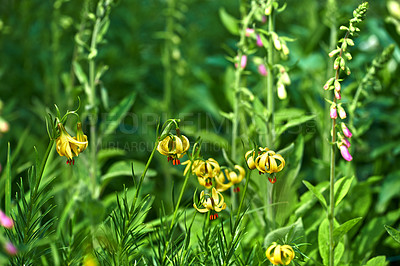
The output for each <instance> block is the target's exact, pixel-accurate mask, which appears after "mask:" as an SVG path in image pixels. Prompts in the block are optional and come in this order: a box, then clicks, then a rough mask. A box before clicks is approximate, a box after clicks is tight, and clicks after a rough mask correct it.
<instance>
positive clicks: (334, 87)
mask: <svg viewBox="0 0 400 266" xmlns="http://www.w3.org/2000/svg"><path fill="white" fill-rule="evenodd" d="M367 9H368V2H365V3H362V4H361V5H359V6H358V8H357V9H356V10H354V12H353V18H352V19H351V20H350V23H349V26H348V27H346V26H341V27H340V30H344V31H346V34H345V36H344V37H343V38H342V39H341V40H339V43H341V46H340V47H337V48H336V49H334V50H333V51H331V52H330V53H329V56H330V57H336V59H335V61H334V63H333V68H334V70H335V76H334V77H332V78H330V79H328V81H327V82H326V83H325V85H324V89H325V90H331V91H333V93H334V96H333V100H332V101H330V100H328V102H330V103H331V107H330V117H331V119H332V129H331V135H332V136H331V137H332V143H333V144H336V145H337V146H338V148H339V150H340V153H341V154H342V157H343V158H344V159H345V160H346V161H351V160H352V159H353V157H352V156H351V154H350V152H349V150H348V149H349V147H350V142H349V139H350V138H351V136H352V133H351V132H350V130H349V129H348V128H347V126H346V124H345V123H344V122H341V123H340V128H341V131H342V133H343V135H342V133H340V132H339V131H337V127H338V126H339V121H338V120H339V119H338V113H339V118H340V119H341V120H344V119H346V117H347V114H346V111H345V109H344V107H343V106H342V102H341V99H342V96H341V89H342V88H341V83H340V82H341V81H342V79H340V72H341V71H344V72H345V73H346V74H347V75H350V69H349V67H348V66H347V65H346V60H347V61H350V60H351V59H352V56H351V54H350V52H348V51H347V48H348V46H353V45H354V41H353V40H352V39H351V38H350V37H353V36H354V34H355V33H356V32H358V31H360V29H359V28H357V27H356V26H355V25H356V24H357V23H360V22H361V21H362V20H363V18H364V17H365V13H366V12H367ZM335 153H336V148H335V146H334V145H332V147H331V165H330V194H329V196H330V197H329V198H330V208H329V215H328V219H329V265H330V266H333V265H335V264H334V251H335V245H334V239H333V230H334V220H335V216H334V215H335V194H334V185H335Z"/></svg>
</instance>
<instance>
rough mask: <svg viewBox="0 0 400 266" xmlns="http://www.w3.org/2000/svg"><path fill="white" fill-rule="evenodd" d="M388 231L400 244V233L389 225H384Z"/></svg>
mask: <svg viewBox="0 0 400 266" xmlns="http://www.w3.org/2000/svg"><path fill="white" fill-rule="evenodd" d="M384 226H385V229H386V231H387V232H388V233H389V235H390V236H391V237H392V238H393V239H394V240H395V241H396V242H397V243H399V244H400V231H398V230H396V229H394V228H393V227H391V226H389V225H384Z"/></svg>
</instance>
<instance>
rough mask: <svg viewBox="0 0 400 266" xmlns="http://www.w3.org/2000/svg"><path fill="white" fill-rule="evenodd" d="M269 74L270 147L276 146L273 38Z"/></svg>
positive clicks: (270, 27) (270, 25)
mask: <svg viewBox="0 0 400 266" xmlns="http://www.w3.org/2000/svg"><path fill="white" fill-rule="evenodd" d="M268 31H269V32H272V31H274V13H273V12H272V14H271V15H269V16H268ZM267 53H268V59H267V60H268V68H269V72H268V76H267V109H268V116H269V117H268V124H267V128H268V132H267V145H268V147H269V148H270V149H273V148H274V141H275V118H274V111H275V101H274V76H273V71H272V70H273V66H274V47H273V44H272V38H269V41H268V51H267Z"/></svg>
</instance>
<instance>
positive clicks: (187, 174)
mask: <svg viewBox="0 0 400 266" xmlns="http://www.w3.org/2000/svg"><path fill="white" fill-rule="evenodd" d="M192 164H193V162H192V161H191V162H190V164H189V169H192ZM190 175H191V171H188V172H187V173H186V176H185V180H184V181H183V185H182V188H181V192H180V193H179V198H178V201H177V202H176V206H175V211H174V214H173V215H172V220H171V225H170V227H169V230H168V231H169V233H171V230H172V228H173V227H174V223H175V219H176V215H177V214H178V209H179V205H180V203H181V200H182V197H183V193H184V191H185V189H186V185H187V183H188V181H189V177H190ZM169 244H170V241H169V240H168V241H167V244H166V246H165V249H164V254H163V261H164V260H165V257H166V256H167V251H168V247H169Z"/></svg>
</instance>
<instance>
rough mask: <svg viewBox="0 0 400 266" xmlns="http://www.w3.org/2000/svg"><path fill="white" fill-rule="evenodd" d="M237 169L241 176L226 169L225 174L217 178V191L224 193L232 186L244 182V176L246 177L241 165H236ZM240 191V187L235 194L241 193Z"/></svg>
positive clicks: (222, 173) (235, 189) (235, 190)
mask: <svg viewBox="0 0 400 266" xmlns="http://www.w3.org/2000/svg"><path fill="white" fill-rule="evenodd" d="M235 169H236V170H238V171H239V174H237V173H236V172H235V171H230V170H228V169H225V170H224V172H221V173H220V174H219V175H218V176H216V177H215V182H216V183H217V186H216V187H217V191H219V192H223V191H225V190H227V189H228V188H230V187H231V186H233V185H236V184H239V183H240V182H241V181H242V180H243V178H244V176H245V175H246V172H245V171H244V169H243V167H241V166H240V165H235ZM239 190H240V189H239V187H236V188H234V189H233V191H234V192H239Z"/></svg>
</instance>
